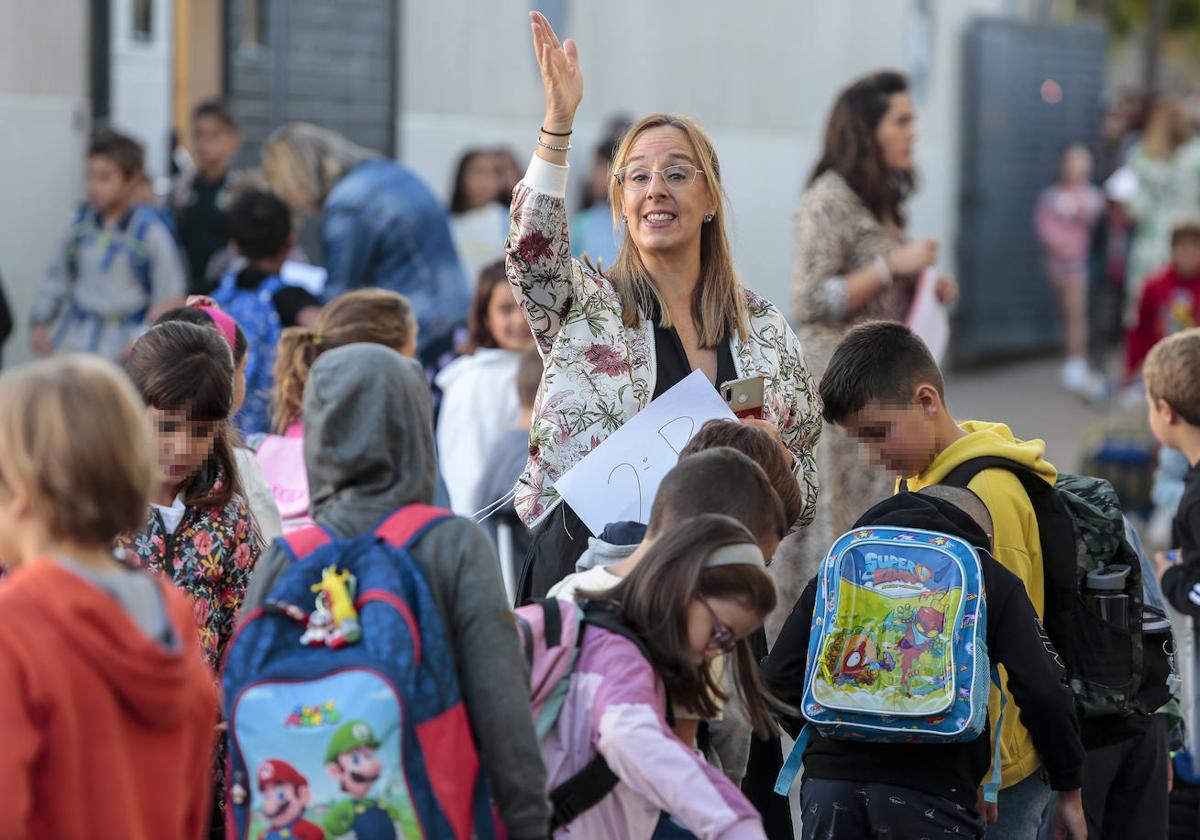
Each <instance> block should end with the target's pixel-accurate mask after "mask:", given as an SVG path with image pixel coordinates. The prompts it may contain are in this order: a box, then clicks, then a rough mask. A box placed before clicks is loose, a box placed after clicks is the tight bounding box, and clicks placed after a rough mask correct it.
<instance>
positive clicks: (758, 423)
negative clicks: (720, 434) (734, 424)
mask: <svg viewBox="0 0 1200 840" xmlns="http://www.w3.org/2000/svg"><path fill="white" fill-rule="evenodd" d="M741 422H742V423H743V424H745V425H747V426H753V427H754V428H756V429H761V430H762V431H764V432H766V433H767V434H769V435H770V436H771V437H772V439H774V441H775V442H776V443H778V444H779V448H780V449H782V450H783V457H784V460H785V461H787V464H788V466H789V467H790V466H792V465H793V464H795V463H796V456H794V455H793V454H792V451H791V450H790V449H788V448H787V446H785V445H784V443H783V433H782V432H781V431H779V427H778V426H776V425H775V424H774V423H772V422H771V421H770V420H760V419H758V418H757V417H743V418H742V420H741Z"/></svg>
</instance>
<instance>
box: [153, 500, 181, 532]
mask: <svg viewBox="0 0 1200 840" xmlns="http://www.w3.org/2000/svg"><path fill="white" fill-rule="evenodd" d="M154 509H155V510H156V511H158V515H159V516H161V517H162V521H163V527H164V528H166V529H167V536H172V535H174V533H175V529H176V528H178V527H179V523H180V522H182V521H183V515H184V514H185V513H187V507H186V506H185V505H184V504H183V497H182V496H176V497H175V501H173V502H171V506H170V507H163V506H162V505H154Z"/></svg>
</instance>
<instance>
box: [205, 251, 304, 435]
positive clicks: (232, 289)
mask: <svg viewBox="0 0 1200 840" xmlns="http://www.w3.org/2000/svg"><path fill="white" fill-rule="evenodd" d="M286 285H287V284H286V283H284V281H283V280H282V279H281V278H280V277H279V276H278V275H275V276H272V277H268V278H266V279H265V280H263V281H262V283H261V284H260V285H259V287H258V288H257V289H239V288H238V286H237V274H235V273H232V272H231V273H229V274H226V275H225V276H224V277H222V278H221V283H220V285H219V286H217V289H216V291H214V292H213V293H212V298H213V300H215V301H216V302H217V303H218V304H219V305H220V307H221V309H223V310H224V311H225V312H227V313H229V317H231V318H233V320H235V321H237V322H238V325H239V326H240V327H241V328H242V332H244V333H245V334H246V399H245V402H243V403H242V408H241V410H240V411H238V413H237V416H236V417H234V419H233V422H234V425H236V426H237V428H238V431H240V432H241V433H242V434H244V435H252V434H255V433H257V432H266V431H269V430H270V427H271V389H272V388H273V387H274V384H275V374H274V368H275V347H276V345H277V344H279V336H280V335H281V334H282V333H283V322H282V321H281V320H280V319H279V312H278V310H276V309H275V295H277V294H278V293H279V292H280V290H282V289H283V288H284V287H285V286H286Z"/></svg>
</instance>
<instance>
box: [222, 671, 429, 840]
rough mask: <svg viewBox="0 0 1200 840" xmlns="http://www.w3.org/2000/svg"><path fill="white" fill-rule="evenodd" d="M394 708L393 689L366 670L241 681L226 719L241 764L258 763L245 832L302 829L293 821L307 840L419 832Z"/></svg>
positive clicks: (264, 839)
mask: <svg viewBox="0 0 1200 840" xmlns="http://www.w3.org/2000/svg"><path fill="white" fill-rule="evenodd" d="M399 708H400V707H399V704H398V703H397V700H396V695H395V693H394V691H393V689H392V688H391V687H390V686H389V685H388V684H387V683H386V682H385V681H384V680H382V679H380V678H379V677H378V676H377V675H375V674H373V673H371V672H370V671H367V670H365V669H353V668H352V669H350V670H346V671H342V672H339V673H336V674H333V675H331V676H328V677H326V678H324V679H320V680H315V681H312V682H303V683H284V682H278V683H275V682H267V683H262V684H259V685H256V686H252V687H250V688H248V689H247V690H246V691H245V692H244V693H243V694H242V695H241V697H240V698H239V699H238V701H237V704H236V706H235V710H234V717H233V724H232V725H233V727H234V729H235V730H236V737H237V741H238V744H239V745H241V746H242V749H243V756H244V758H245V761H246V763H247V765H248V766H250V767H257V768H258V770H257V771H256V778H257V781H258V785H257V789H258V796H257V797H253V798H251V801H250V802H249V803H248V805H249V810H250V826H249V831H248V832H247V833H246V835H245V836H246V837H250V838H256V840H271V838H275V837H299V838H303V837H306V836H308V835H305V834H301V833H300V830H299V829H298V828H296V827H295V825H294V823H295V822H296V821H297V820H300V821H302V822H304V823H305V824H306V828H305V830H307V831H308V832H309V834H310V835H311V836H313V837H322V838H324V837H330V838H339V837H345V836H348V835H349V836H353V837H356V838H357V839H358V840H392V838H396V837H421V836H423V835H422V832H421V829H420V824H419V822H418V819H417V815H416V812H415V810H414V808H413V804H412V795H411V792H410V791H409V789H408V786H407V784H406V782H405V777H404V772H403V760H402V748H401V739H400V730H401V720H400V717H399V715H400V711H399ZM281 709H282V710H290V711H288V712H286V713H285V714H281V711H280V710H281ZM234 795H235V796H242V797H245V796H248V795H249V793H248V792H247V791H245V790H241V791H235V792H234ZM302 818H303V819H302ZM308 826H311V828H308ZM313 829H316V832H317V833H314V832H313ZM286 832H291V833H290V834H288V833H286ZM351 832H353V835H351Z"/></svg>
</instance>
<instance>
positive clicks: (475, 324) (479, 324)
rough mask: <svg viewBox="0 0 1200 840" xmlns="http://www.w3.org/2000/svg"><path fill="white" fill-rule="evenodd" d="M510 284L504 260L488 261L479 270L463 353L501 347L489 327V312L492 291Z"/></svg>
mask: <svg viewBox="0 0 1200 840" xmlns="http://www.w3.org/2000/svg"><path fill="white" fill-rule="evenodd" d="M501 284H504V285H507V284H508V276H507V275H505V273H504V260H496V261H495V262H493V263H488V264H487V265H485V266H484V267H483V268H482V269H480V271H479V281H478V282H477V283H476V284H475V296H474V297H473V298H471V311H470V313H469V314H468V315H467V333H468V337H467V341H466V343H465V344H464V345H463V346H462V348H461V350H462V352H463V353H465V354H467V355H470V354H471V353H474V352H475V351H476V350H478V349H480V348H481V347H499V346H500V343H499V342H498V341H496V336H494V335H492V331H491V330H490V329H488V323H487V313H488V307H489V306H490V305H491V303H492V292H494V291H496V287H497V286H499V285H501Z"/></svg>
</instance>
